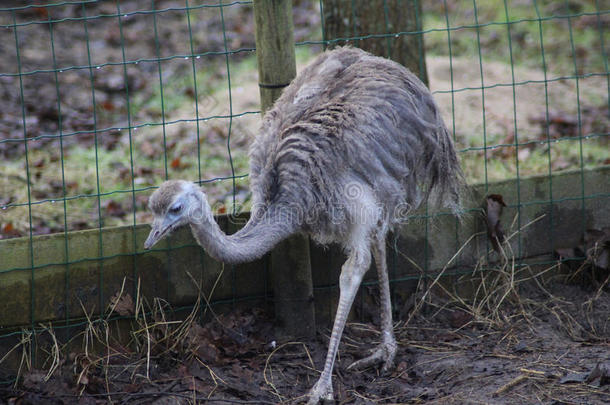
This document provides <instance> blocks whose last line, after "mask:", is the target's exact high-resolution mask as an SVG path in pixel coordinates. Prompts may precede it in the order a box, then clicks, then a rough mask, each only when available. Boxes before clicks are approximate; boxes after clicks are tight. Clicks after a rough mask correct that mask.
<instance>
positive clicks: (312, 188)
mask: <svg viewBox="0 0 610 405" xmlns="http://www.w3.org/2000/svg"><path fill="white" fill-rule="evenodd" d="M461 184H462V175H461V171H460V168H459V164H458V160H457V157H456V153H455V149H454V147H453V143H452V140H451V137H450V135H449V133H448V131H447V129H446V127H445V125H444V123H443V121H442V118H441V115H440V112H439V110H438V109H437V107H436V105H435V103H434V101H433V99H432V96H431V94H430V92H429V91H428V89H427V88H426V87H425V85H424V84H423V83H422V82H421V81H420V80H419V79H418V78H417V77H416V76H415V75H413V74H412V73H411V72H409V71H408V70H407V69H406V68H404V67H403V66H401V65H399V64H398V63H395V62H393V61H390V60H387V59H384V58H380V57H376V56H373V55H371V54H368V53H366V52H364V51H362V50H359V49H355V48H350V47H345V48H338V49H335V50H333V51H327V52H325V53H322V54H321V55H320V56H318V57H317V58H316V59H315V60H314V61H313V62H312V63H311V64H310V65H309V66H308V67H306V68H305V69H304V70H303V71H302V72H301V73H300V74H299V75H298V76H297V77H296V78H295V79H294V80H293V81H292V83H291V84H290V85H289V86H288V87H287V88H286V89H285V90H284V92H283V93H282V95H281V96H280V98H279V99H278V100H277V101H276V103H275V105H274V107H273V108H272V109H271V110H269V111H268V112H267V113H266V114H265V116H264V118H263V124H262V129H261V131H260V134H259V135H258V136H257V137H256V139H254V141H253V143H252V146H251V148H250V187H251V190H252V207H253V208H252V215H251V218H250V220H249V221H248V222H247V224H246V225H245V226H244V227H243V228H242V229H241V230H239V231H238V232H236V233H235V234H232V235H226V234H224V233H223V232H222V231H221V230H220V228H219V227H218V225H217V223H216V222H215V220H214V217H213V214H212V210H211V209H210V205H209V204H208V202H207V198H206V195H205V194H204V192H203V191H202V190H201V189H200V188H199V187H198V186H196V185H195V184H194V183H190V182H186V181H181V180H171V181H166V182H165V183H163V184H162V185H161V186H160V188H159V189H158V190H156V191H155V192H154V193H153V194H152V196H151V197H150V201H149V207H150V209H151V211H152V213H153V215H154V220H153V224H152V229H151V231H150V235H149V236H148V239H147V240H146V242H145V244H144V247H145V248H146V249H149V248H150V247H151V246H153V245H154V244H155V243H156V242H158V241H159V240H160V239H161V238H163V237H164V236H166V235H168V234H169V233H170V232H172V231H173V230H174V229H176V228H178V227H180V226H182V225H186V224H189V225H190V227H191V231H192V232H193V235H194V236H195V238H196V239H197V242H198V243H199V244H200V245H201V246H202V247H203V248H204V249H205V250H206V251H207V252H208V254H210V255H211V256H212V257H214V258H216V259H217V260H220V261H223V262H226V263H241V262H247V261H251V260H254V259H257V258H260V257H261V256H263V255H264V254H265V253H267V252H268V251H269V250H271V249H272V248H273V247H274V245H276V244H277V243H278V242H280V241H281V240H283V239H285V238H287V237H288V236H290V235H291V234H294V233H297V232H301V233H305V234H307V235H309V236H311V237H312V238H313V239H314V240H315V241H317V242H319V243H322V244H328V243H331V242H337V243H340V244H341V245H342V246H343V248H344V250H345V252H346V254H347V256H348V258H347V261H346V262H345V263H344V264H343V266H342V269H341V275H340V278H339V286H340V297H339V304H338V307H337V313H336V317H335V321H334V326H333V329H332V333H331V337H330V341H329V347H328V353H327V356H326V360H325V363H324V370H323V371H322V374H321V375H320V378H319V380H318V381H317V383H316V384H315V385H314V386H313V388H312V389H311V390H310V392H309V402H308V403H309V404H317V403H318V402H319V401H320V400H332V399H333V388H332V370H333V366H334V363H335V357H336V354H337V350H338V347H339V341H340V339H341V335H342V333H343V329H344V326H345V322H346V318H347V316H348V313H349V310H350V307H351V305H352V302H353V301H354V297H355V296H356V293H357V290H358V287H359V286H360V282H361V281H362V278H363V276H364V274H365V273H366V271H367V270H368V269H369V266H370V264H371V259H372V258H373V259H374V261H375V265H376V268H377V274H378V276H379V282H380V284H379V285H380V295H381V343H380V344H379V346H378V347H377V348H375V349H374V350H373V351H372V354H370V355H369V356H368V357H365V358H363V359H360V360H358V361H356V362H355V363H353V364H351V365H350V366H349V368H350V369H361V368H364V367H368V366H371V365H375V364H382V370H383V371H387V370H389V369H391V367H392V366H393V362H394V357H395V355H396V348H397V344H396V339H395V337H394V332H393V328H392V312H391V303H390V288H389V280H388V272H387V266H386V235H387V233H388V231H389V230H391V229H392V228H393V227H394V226H395V225H396V224H398V223H399V222H401V220H403V219H404V216H405V214H406V213H407V212H409V211H410V209H413V208H416V207H417V206H419V205H420V204H421V203H422V202H424V201H426V200H428V199H429V197H430V198H434V197H435V198H434V199H436V200H437V201H441V202H443V204H444V205H445V206H448V207H450V208H452V209H454V210H455V209H457V207H458V205H459V191H460V188H461Z"/></svg>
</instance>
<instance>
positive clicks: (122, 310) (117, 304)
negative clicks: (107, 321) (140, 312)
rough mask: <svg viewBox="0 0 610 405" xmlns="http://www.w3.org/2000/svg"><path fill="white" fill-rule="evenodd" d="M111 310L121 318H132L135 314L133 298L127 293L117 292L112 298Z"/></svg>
mask: <svg viewBox="0 0 610 405" xmlns="http://www.w3.org/2000/svg"><path fill="white" fill-rule="evenodd" d="M110 308H112V309H113V312H116V313H117V314H119V315H121V316H131V315H133V314H134V313H135V305H134V303H133V298H131V295H129V294H127V293H123V294H121V292H120V291H119V292H117V293H116V294H115V295H113V296H112V297H111V298H110Z"/></svg>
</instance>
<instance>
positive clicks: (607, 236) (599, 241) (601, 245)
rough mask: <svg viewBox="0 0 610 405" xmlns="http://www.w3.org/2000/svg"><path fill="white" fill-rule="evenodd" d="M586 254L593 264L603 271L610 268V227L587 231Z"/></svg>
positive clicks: (585, 240)
mask: <svg viewBox="0 0 610 405" xmlns="http://www.w3.org/2000/svg"><path fill="white" fill-rule="evenodd" d="M584 242H585V252H586V255H587V258H588V259H589V260H591V262H593V264H594V265H595V266H597V267H599V268H602V269H606V270H607V269H609V268H610V227H606V228H604V229H602V230H599V229H587V230H586V231H585V235H584Z"/></svg>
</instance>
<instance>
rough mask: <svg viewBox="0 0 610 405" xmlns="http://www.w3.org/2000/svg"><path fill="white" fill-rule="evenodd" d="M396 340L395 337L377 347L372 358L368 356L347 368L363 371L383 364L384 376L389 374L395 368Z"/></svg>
mask: <svg viewBox="0 0 610 405" xmlns="http://www.w3.org/2000/svg"><path fill="white" fill-rule="evenodd" d="M396 348H397V345H396V340H395V339H394V337H392V338H391V339H388V340H386V341H385V342H383V343H381V344H380V345H379V346H377V348H376V349H374V350H373V351H372V354H371V355H370V356H367V357H365V358H363V359H360V360H358V361H355V362H353V363H352V364H350V365H349V367H347V369H348V370H362V369H364V368H367V367H369V366H372V365H376V364H381V363H383V368H382V369H381V372H382V374H387V373H388V372H389V371H390V370H392V369H393V368H394V357H395V356H396Z"/></svg>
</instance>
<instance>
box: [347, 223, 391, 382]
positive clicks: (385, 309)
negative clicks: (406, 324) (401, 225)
mask: <svg viewBox="0 0 610 405" xmlns="http://www.w3.org/2000/svg"><path fill="white" fill-rule="evenodd" d="M372 248H373V257H374V258H375V265H376V266H377V275H378V276H379V293H380V295H381V343H380V344H379V346H378V347H377V348H376V349H374V350H373V352H372V354H371V355H370V356H368V357H365V358H363V359H360V360H358V361H356V362H354V363H352V364H351V365H350V366H349V367H348V368H347V369H348V370H352V369H362V368H365V367H368V366H370V365H373V364H376V363H383V368H382V372H383V373H386V372H388V371H389V370H391V369H392V367H393V365H394V357H395V356H396V347H397V345H396V339H395V338H394V328H393V326H392V302H391V301H390V280H389V278H388V266H387V263H386V250H385V235H383V238H380V237H376V238H375V239H374V241H373V246H372Z"/></svg>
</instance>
